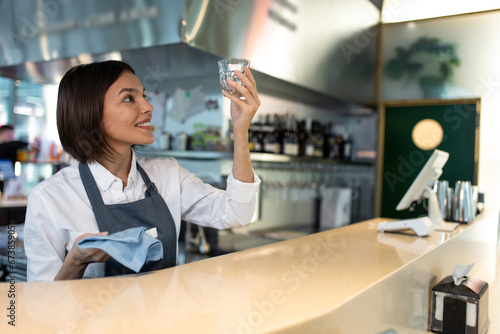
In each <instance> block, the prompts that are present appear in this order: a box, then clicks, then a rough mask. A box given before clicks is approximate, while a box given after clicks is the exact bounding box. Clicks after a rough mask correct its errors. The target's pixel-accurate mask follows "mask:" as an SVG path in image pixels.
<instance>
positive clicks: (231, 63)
mask: <svg viewBox="0 0 500 334" xmlns="http://www.w3.org/2000/svg"><path fill="white" fill-rule="evenodd" d="M218 64H219V80H220V87H221V89H222V90H225V91H227V92H229V93H230V94H233V95H236V96H238V97H242V95H241V94H240V92H238V91H237V90H236V89H234V88H233V87H231V86H229V85H228V84H227V79H229V78H230V79H232V80H234V81H235V82H237V83H239V84H240V85H242V86H245V85H244V84H243V83H242V82H241V80H240V79H238V77H237V76H236V75H234V71H240V72H243V69H244V68H245V66H250V61H248V60H247V59H243V58H225V59H221V60H219V61H218Z"/></svg>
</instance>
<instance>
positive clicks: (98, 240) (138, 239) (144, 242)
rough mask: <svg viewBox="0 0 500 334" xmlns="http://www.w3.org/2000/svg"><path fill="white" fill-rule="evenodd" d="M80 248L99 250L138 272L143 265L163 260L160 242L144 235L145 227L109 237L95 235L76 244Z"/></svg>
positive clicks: (134, 228)
mask: <svg viewBox="0 0 500 334" xmlns="http://www.w3.org/2000/svg"><path fill="white" fill-rule="evenodd" d="M78 247H80V248H99V249H101V250H103V251H105V252H106V253H108V254H109V256H111V257H112V258H113V259H115V260H116V261H118V262H120V263H121V264H122V265H123V266H125V267H127V268H129V269H130V270H133V271H135V272H136V273H137V272H139V271H140V270H141V268H142V266H143V265H144V263H146V262H149V261H158V260H160V259H162V258H163V245H162V244H161V242H160V240H158V239H156V238H154V237H152V236H150V235H149V234H147V233H146V228H145V227H133V228H129V229H126V230H124V231H120V232H116V233H113V234H110V235H96V236H90V237H87V238H85V239H82V240H80V241H79V242H78Z"/></svg>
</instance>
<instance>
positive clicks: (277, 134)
mask: <svg viewBox="0 0 500 334" xmlns="http://www.w3.org/2000/svg"><path fill="white" fill-rule="evenodd" d="M273 128H274V131H273V136H274V140H275V143H274V152H273V153H276V154H280V153H282V152H283V137H282V136H281V134H282V133H281V124H280V117H279V115H278V114H275V115H274V120H273Z"/></svg>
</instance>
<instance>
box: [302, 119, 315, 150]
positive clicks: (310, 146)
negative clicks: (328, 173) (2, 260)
mask: <svg viewBox="0 0 500 334" xmlns="http://www.w3.org/2000/svg"><path fill="white" fill-rule="evenodd" d="M311 128H312V119H311V118H308V119H306V122H305V136H304V156H306V157H312V156H314V143H313V138H312V131H311Z"/></svg>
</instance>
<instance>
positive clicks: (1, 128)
mask: <svg viewBox="0 0 500 334" xmlns="http://www.w3.org/2000/svg"><path fill="white" fill-rule="evenodd" d="M8 130H14V127H13V126H12V125H9V124H4V125H2V126H0V133H2V132H4V131H8Z"/></svg>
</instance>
